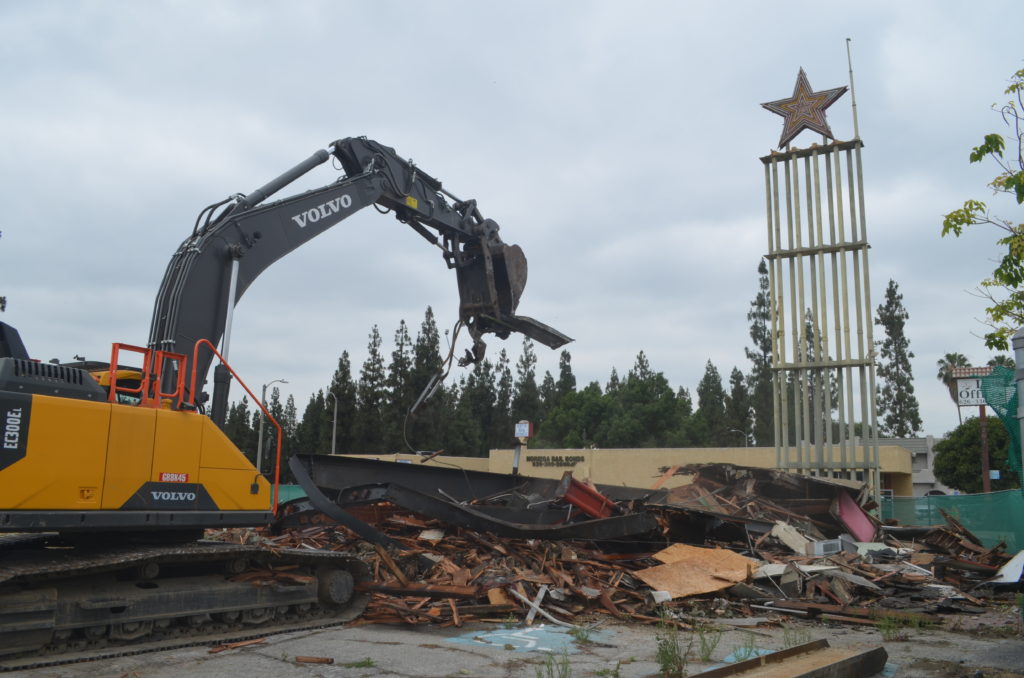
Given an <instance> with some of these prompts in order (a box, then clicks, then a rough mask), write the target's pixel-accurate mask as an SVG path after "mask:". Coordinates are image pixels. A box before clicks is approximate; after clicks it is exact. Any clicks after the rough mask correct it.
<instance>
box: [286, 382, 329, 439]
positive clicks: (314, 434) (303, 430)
mask: <svg viewBox="0 0 1024 678" xmlns="http://www.w3.org/2000/svg"><path fill="white" fill-rule="evenodd" d="M324 400H325V397H324V392H323V389H320V390H319V391H317V392H316V393H314V394H313V395H311V396H310V397H309V401H308V402H307V403H306V408H305V409H304V410H303V411H302V418H301V419H300V420H299V425H298V427H297V428H296V430H295V449H296V450H297V451H299V452H302V453H303V454H324V453H326V452H330V449H331V443H330V435H331V421H330V420H329V419H328V418H327V417H329V416H330V414H331V412H325V411H326V410H327V407H328V406H326V405H325V403H324ZM331 404H332V405H333V401H332V403H331Z"/></svg>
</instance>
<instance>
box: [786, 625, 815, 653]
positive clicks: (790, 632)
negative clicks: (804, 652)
mask: <svg viewBox="0 0 1024 678" xmlns="http://www.w3.org/2000/svg"><path fill="white" fill-rule="evenodd" d="M809 642H811V632H810V631H809V630H807V629H802V628H800V627H799V626H795V625H793V624H783V625H782V647H783V649H786V648H790V647H796V646H797V645H804V644H806V643H809Z"/></svg>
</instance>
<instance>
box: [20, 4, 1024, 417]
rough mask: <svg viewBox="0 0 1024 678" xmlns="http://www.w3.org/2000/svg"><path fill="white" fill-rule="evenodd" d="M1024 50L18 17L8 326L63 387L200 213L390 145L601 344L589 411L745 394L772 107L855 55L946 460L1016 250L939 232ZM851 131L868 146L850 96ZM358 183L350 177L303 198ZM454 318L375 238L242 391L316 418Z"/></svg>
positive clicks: (252, 316)
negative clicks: (961, 379)
mask: <svg viewBox="0 0 1024 678" xmlns="http://www.w3.org/2000/svg"><path fill="white" fill-rule="evenodd" d="M1022 25H1024V3H1021V2H1019V0H1007V1H1005V2H974V3H964V2H959V1H949V2H938V1H929V2H899V3H895V2H891V1H883V2H872V1H861V2H857V3H843V4H842V7H839V6H838V4H837V3H820V2H816V3H811V2H774V3H765V2H729V3H724V2H631V3H626V2H572V1H566V2H507V3H487V2H475V1H469V2H421V3H414V2H399V1H397V0H390V1H389V0H378V1H375V2H343V1H323V2H318V1H300V0H293V1H291V2H232V1H219V2H198V1H197V2H118V1H114V0H110V1H106V2H70V1H67V2H54V1H47V0H33V1H31V2H29V1H27V0H26V1H21V2H19V1H14V0H5V1H3V2H0V53H2V59H0V72H2V77H0V102H2V104H0V142H2V143H0V149H2V159H0V182H2V186H3V189H2V195H3V205H4V210H3V219H2V222H0V229H2V231H3V238H2V240H0V295H6V296H7V298H8V308H7V312H6V313H4V314H3V315H2V316H0V319H2V320H4V321H6V322H8V323H10V324H12V325H14V326H15V327H17V328H18V329H19V330H20V332H21V334H22V338H23V340H24V342H25V343H26V345H27V346H28V348H29V351H30V353H31V354H32V355H33V356H34V357H37V358H40V359H43V360H48V359H50V358H59V359H61V360H71V359H72V357H73V356H74V355H76V354H77V355H84V356H85V357H87V358H89V359H95V360H102V359H109V346H110V343H111V342H113V341H123V342H127V343H134V344H144V343H145V341H146V339H147V337H148V331H149V323H150V317H151V313H152V308H153V302H154V299H155V297H156V292H157V287H158V285H159V283H160V280H161V278H162V276H163V273H164V269H165V267H166V265H167V262H168V260H169V259H170V257H171V255H172V253H173V252H174V250H175V249H176V247H177V246H178V244H179V243H180V242H181V241H182V240H183V239H184V238H185V237H186V236H187V235H189V233H191V230H192V226H193V223H194V221H195V218H196V215H197V213H198V212H199V210H200V209H201V208H203V207H204V206H206V205H208V204H210V203H212V202H215V201H218V200H221V199H223V198H225V197H227V196H229V195H231V194H234V193H239V192H241V193H248V192H250V191H251V190H253V189H255V188H256V187H258V186H261V185H262V184H263V183H265V182H266V181H267V180H269V179H271V178H273V177H275V176H277V175H278V174H280V173H282V172H283V171H284V170H286V169H287V168H289V167H291V166H292V165H294V164H296V163H297V162H299V161H300V160H302V159H305V158H306V157H308V156H309V155H310V154H311V153H312V152H313V151H315V150H316V149H319V148H324V147H326V146H327V145H328V144H329V143H330V142H331V141H333V140H335V139H338V138H342V137H347V136H359V135H365V136H368V137H370V138H372V139H375V140H377V141H380V142H382V143H384V144H386V145H389V146H392V147H394V148H395V149H396V151H397V152H398V153H399V154H400V155H402V156H403V157H406V158H412V159H414V160H415V161H416V163H417V164H418V165H419V166H420V167H422V168H423V170H424V171H426V172H428V173H430V174H432V175H433V176H435V177H438V178H439V179H441V180H442V181H443V182H444V184H445V187H446V188H447V189H449V190H450V191H452V192H453V193H454V194H455V195H457V196H459V197H460V198H463V199H465V198H475V199H477V201H478V203H479V207H480V209H481V211H482V212H483V214H484V216H486V217H490V218H492V219H494V220H496V221H497V222H498V223H499V224H500V225H501V229H502V230H501V234H502V237H503V239H504V240H505V241H506V242H511V243H517V244H519V245H520V246H522V248H523V250H524V252H525V253H526V256H527V258H528V259H529V264H530V278H529V284H528V285H527V287H526V292H525V294H524V296H523V299H522V302H521V304H520V308H519V312H520V313H522V314H525V315H530V316H533V317H535V318H537V319H539V320H541V321H543V322H546V323H548V324H550V325H553V326H554V327H556V328H558V329H560V330H561V331H563V332H565V333H566V334H568V335H570V336H572V337H574V338H575V340H576V341H575V343H573V344H571V345H570V346H569V347H568V349H569V351H570V353H571V355H572V364H573V368H574V371H575V373H576V376H577V380H578V383H579V384H580V386H582V385H584V384H586V383H587V382H589V381H591V380H597V381H599V382H600V383H601V384H602V386H603V385H604V383H605V382H606V381H607V378H608V375H609V372H610V370H611V368H612V367H613V366H614V367H616V368H617V369H618V371H619V372H620V374H621V373H625V372H626V371H628V369H629V368H630V367H631V366H632V365H633V362H634V359H635V357H636V355H637V352H638V351H640V350H643V351H645V353H646V354H647V356H648V358H649V360H650V363H651V366H652V367H653V368H654V369H655V370H657V371H661V372H663V373H664V374H665V376H666V377H667V378H668V380H669V382H670V383H671V384H672V385H673V387H679V386H684V387H687V388H689V389H690V390H691V392H693V391H694V389H695V387H696V385H697V382H698V381H699V380H700V378H701V376H702V374H703V373H704V369H705V364H706V362H707V360H709V359H710V360H711V361H712V362H714V364H715V365H716V366H717V367H718V369H719V371H720V372H721V373H722V376H723V379H728V374H729V372H730V371H731V370H732V368H733V366H737V367H739V368H740V369H741V370H743V371H744V372H746V371H747V369H748V367H749V364H748V362H747V361H746V358H745V356H744V353H743V349H744V347H747V346H749V345H750V343H751V342H750V338H749V335H748V323H747V320H746V313H747V310H748V308H749V304H750V301H751V300H752V299H753V297H754V295H755V294H756V291H757V273H756V269H757V265H758V261H759V259H760V257H761V255H762V254H764V253H765V252H766V250H767V233H766V225H765V197H764V178H763V169H762V165H761V162H760V161H759V160H758V158H759V157H760V156H763V155H765V154H767V153H768V152H769V151H770V150H771V149H772V147H773V146H774V145H775V144H776V143H777V142H778V139H779V135H780V133H781V129H782V118H780V117H778V116H776V115H774V114H772V113H770V112H768V111H766V110H764V109H762V108H761V107H760V103H761V102H765V101H771V100H775V99H780V98H784V97H787V96H790V95H791V94H792V91H793V85H794V82H795V80H796V75H797V72H798V69H799V68H801V67H803V68H804V69H805V70H806V72H807V76H808V78H809V80H810V83H811V85H812V87H813V88H814V89H815V90H822V89H828V88H832V87H839V86H842V85H846V84H848V83H849V76H848V67H847V54H846V38H851V39H852V53H853V65H854V78H855V85H856V96H857V104H858V116H859V125H860V134H861V137H862V139H863V140H864V142H865V151H864V156H863V157H864V168H865V185H866V189H867V203H866V205H867V206H866V213H867V233H868V238H869V240H870V242H871V245H872V249H871V252H870V265H871V269H870V270H871V283H872V301H873V303H874V305H875V306H876V307H877V305H878V304H879V303H880V302H881V301H882V298H883V295H884V291H885V287H886V284H887V282H888V280H889V279H890V278H892V279H895V280H896V282H897V283H898V284H899V286H900V290H901V292H902V293H903V296H904V304H905V306H906V308H907V310H908V312H909V313H910V319H909V321H908V323H907V334H908V336H909V338H910V342H911V349H912V350H913V351H914V353H915V354H916V358H915V360H914V364H913V369H914V376H915V386H916V392H917V397H918V399H919V401H920V404H921V414H922V416H923V419H924V428H925V432H926V433H928V434H933V435H943V434H944V433H946V432H947V431H949V430H950V429H951V428H953V427H954V426H955V425H956V421H957V417H956V409H955V407H954V406H953V404H952V402H951V401H950V399H949V396H948V393H947V392H946V391H945V389H944V388H943V387H942V386H941V384H940V383H939V382H938V381H937V380H936V378H935V375H936V360H937V359H939V358H940V357H941V356H942V355H943V354H945V353H947V352H951V351H958V352H961V353H964V354H966V355H967V356H968V357H970V358H971V359H972V361H973V363H974V364H983V363H984V362H985V361H987V360H988V359H989V358H990V357H991V354H990V353H989V352H988V351H987V350H986V349H985V348H984V344H983V342H982V340H981V339H980V338H979V336H980V335H981V334H982V333H983V331H984V327H983V326H982V325H981V324H979V323H978V321H977V319H978V318H980V317H982V315H983V303H982V302H981V301H980V300H979V299H977V298H975V297H972V296H971V295H970V294H969V293H968V291H969V290H970V289H972V288H973V287H974V286H975V285H976V284H977V283H978V281H979V280H981V279H982V278H983V277H985V276H986V275H987V274H988V273H989V272H990V271H991V269H992V267H993V263H992V260H993V259H994V258H995V257H996V256H998V254H999V252H998V249H997V248H996V247H995V245H994V241H995V239H996V237H997V234H996V233H995V232H992V231H987V232H986V231H983V230H979V231H978V232H977V233H969V234H968V235H967V236H966V237H964V238H961V239H959V240H954V239H948V238H947V239H943V238H941V237H940V229H941V220H942V215H943V214H944V213H946V212H948V211H950V210H952V209H954V208H956V207H958V206H959V205H961V204H962V202H963V200H964V199H966V198H972V197H973V198H979V199H983V200H988V199H989V190H988V189H987V188H986V183H987V182H988V181H989V180H990V179H991V178H992V177H993V176H994V175H995V173H996V168H995V166H994V165H990V164H986V165H969V164H968V162H967V157H968V153H969V151H970V149H971V147H972V146H975V145H977V143H979V142H980V140H981V138H982V136H983V135H984V134H985V133H988V132H993V131H999V132H1004V131H1005V129H1004V128H1003V127H1002V123H1001V121H1000V120H999V118H998V116H997V115H996V114H995V113H993V112H992V110H991V109H990V106H991V104H993V103H994V102H1002V101H1004V100H1005V99H1006V96H1005V95H1003V90H1004V89H1005V88H1006V85H1007V81H1008V78H1009V76H1010V75H1011V74H1012V73H1013V72H1014V71H1016V70H1017V69H1019V68H1021V67H1024V49H1022V48H1021V38H1020V28H1021V26H1022ZM828 120H829V123H830V124H831V127H832V130H833V132H834V133H835V134H836V136H837V137H838V138H839V139H849V138H852V137H853V124H852V116H851V111H850V97H849V95H847V96H845V97H843V98H842V99H840V100H839V102H838V103H836V104H835V105H834V106H832V108H830V109H829V111H828ZM818 140H820V137H818V136H816V135H814V134H812V133H810V132H804V133H803V134H802V135H800V136H799V137H797V139H796V140H795V141H794V145H797V146H807V145H809V144H810V143H812V142H814V141H818ZM336 176H337V173H336V172H335V171H334V170H332V169H331V168H330V167H329V165H328V166H324V167H322V168H320V170H318V171H317V172H314V173H313V174H312V175H311V176H310V177H309V178H308V181H305V182H303V183H301V184H299V188H301V189H305V188H309V187H312V186H318V185H323V184H326V183H329V182H331V181H333V180H334V179H335V178H336ZM287 194H288V193H282V194H279V195H278V196H275V197H284V196H285V195H287ZM994 206H995V207H997V209H996V211H997V212H1001V213H1002V214H1005V215H1007V216H1009V217H1011V218H1013V219H1015V220H1018V221H1019V220H1020V219H1021V214H1020V209H1019V207H1016V206H1015V205H1011V204H1009V203H1008V202H997V203H994ZM428 305H431V306H433V308H434V310H435V313H436V315H437V318H438V323H439V325H440V327H441V328H442V330H443V329H444V328H446V327H450V326H451V325H452V324H453V323H454V321H455V319H456V318H457V305H458V298H457V293H456V286H455V276H454V273H452V272H451V271H448V270H447V269H446V268H445V267H444V264H443V262H442V260H441V258H440V256H439V255H438V252H437V250H436V249H434V248H431V247H429V246H428V245H427V244H426V243H424V241H423V240H422V239H421V238H420V237H419V236H417V235H416V234H415V233H413V232H412V231H411V230H409V229H408V228H407V227H406V226H404V225H401V224H399V223H398V222H396V221H395V220H394V219H393V218H391V217H390V216H381V215H379V214H377V213H376V212H374V211H373V210H364V211H363V212H361V213H359V214H357V215H355V216H353V217H351V218H349V219H347V220H346V221H344V222H342V223H341V224H339V225H338V226H337V227H335V228H334V229H332V230H331V231H328V232H327V233H325V234H324V235H322V236H320V237H319V238H317V239H316V240H315V241H313V242H312V243H310V244H309V245H307V246H306V247H305V248H302V249H300V250H297V251H296V252H294V253H293V254H291V255H290V256H288V257H286V258H285V259H283V260H281V261H280V262H278V263H277V264H276V265H275V266H273V267H272V268H271V269H269V270H268V271H267V272H266V273H265V274H264V275H263V276H262V277H261V278H260V279H259V280H258V281H257V282H256V283H255V284H254V285H253V286H252V287H251V288H250V290H249V292H248V293H247V294H246V296H245V297H244V299H243V300H242V302H241V303H240V305H239V307H238V310H237V313H236V315H235V320H234V330H233V334H232V344H231V359H232V364H233V366H234V367H235V368H236V369H237V370H238V372H239V373H240V374H241V375H242V376H243V378H244V379H245V380H246V381H247V382H248V383H249V384H250V386H251V387H252V388H253V389H254V390H256V391H257V392H258V391H259V388H260V385H261V384H264V383H267V382H270V381H272V380H275V379H287V380H288V381H289V384H288V385H286V386H283V387H282V392H283V397H287V395H288V394H292V395H294V397H295V400H296V403H297V406H298V408H299V411H300V413H301V411H302V409H303V408H304V407H305V405H306V402H307V401H308V399H309V396H310V395H311V394H312V393H314V392H315V391H316V390H317V389H320V388H323V387H325V386H326V385H327V383H328V382H329V380H330V376H331V374H332V372H333V370H334V368H335V366H336V364H337V360H338V356H339V355H340V354H341V352H342V350H348V351H349V352H350V353H351V355H352V362H353V367H354V371H355V372H356V373H358V369H359V366H360V364H361V363H362V361H363V359H364V358H365V355H366V344H367V337H368V333H369V330H370V328H371V327H372V326H373V325H374V324H376V325H378V326H379V327H380V330H381V333H382V335H383V336H384V338H385V346H384V351H385V354H386V355H388V354H390V351H391V341H390V340H391V337H392V336H393V334H394V331H395V329H396V328H397V326H398V323H399V321H400V320H402V319H404V320H405V321H406V322H407V323H409V325H410V327H411V329H412V331H413V333H415V331H416V329H418V327H419V324H420V322H421V321H422V318H423V312H424V309H425V308H426V307H427V306H428ZM517 337H518V335H514V336H513V337H512V338H511V339H510V340H508V341H506V342H502V341H500V340H497V339H491V340H490V341H489V346H490V348H489V356H490V357H492V358H494V357H497V354H498V351H499V350H500V349H501V348H502V346H505V347H506V348H507V349H508V350H509V352H510V354H512V355H513V357H515V356H518V354H519V352H520V348H521V340H520V339H519V338H517ZM880 337H881V332H880V330H876V338H880ZM537 352H538V356H539V359H540V361H539V374H540V375H543V372H544V370H551V371H552V372H555V373H557V361H558V354H557V352H553V351H549V350H548V349H546V348H544V347H542V346H538V348H537ZM458 373H459V371H458V370H453V376H454V377H455V378H457V377H458ZM237 395H238V392H237V391H236V392H235V393H234V394H233V396H237Z"/></svg>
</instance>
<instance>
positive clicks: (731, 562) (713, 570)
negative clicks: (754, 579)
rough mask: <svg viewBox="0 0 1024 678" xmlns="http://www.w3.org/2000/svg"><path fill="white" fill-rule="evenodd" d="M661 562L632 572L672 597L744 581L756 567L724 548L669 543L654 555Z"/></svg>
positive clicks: (720, 587) (751, 561) (715, 589)
mask: <svg viewBox="0 0 1024 678" xmlns="http://www.w3.org/2000/svg"><path fill="white" fill-rule="evenodd" d="M654 557H655V558H656V559H658V560H660V561H661V562H662V563H663V564H662V565H656V566H654V567H649V568H647V569H645V570H640V571H638V572H636V573H635V574H636V576H637V577H639V578H640V580H641V581H643V582H644V583H645V584H647V585H648V586H650V587H651V588H653V589H655V590H656V591H667V592H668V593H669V594H670V595H671V596H672V597H673V598H685V597H686V596H694V595H697V594H699V593H709V592H711V591H719V590H721V589H724V588H728V587H729V586H732V585H733V584H735V583H736V582H740V581H745V580H746V579H747V578H748V576H749V575H750V573H751V572H753V570H754V569H756V568H757V565H758V563H757V561H756V560H752V559H750V558H747V557H745V556H741V555H740V554H738V553H734V552H732V551H729V550H728V549H707V548H700V547H698V546H687V545H686V544H673V545H672V546H669V547H668V548H667V549H664V550H663V551H659V552H658V553H655V554H654Z"/></svg>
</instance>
